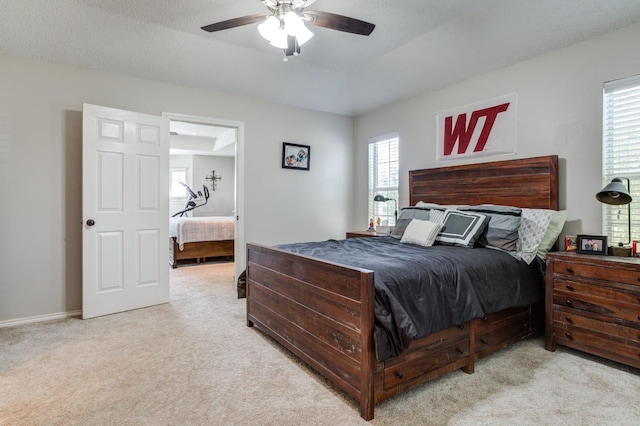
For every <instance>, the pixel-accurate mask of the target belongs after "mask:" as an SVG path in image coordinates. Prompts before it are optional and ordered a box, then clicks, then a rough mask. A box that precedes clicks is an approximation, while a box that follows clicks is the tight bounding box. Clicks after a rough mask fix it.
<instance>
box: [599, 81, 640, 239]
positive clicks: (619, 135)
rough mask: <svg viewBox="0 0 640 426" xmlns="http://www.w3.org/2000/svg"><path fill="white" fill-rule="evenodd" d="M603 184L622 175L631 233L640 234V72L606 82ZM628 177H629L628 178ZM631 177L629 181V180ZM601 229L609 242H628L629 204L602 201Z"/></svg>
mask: <svg viewBox="0 0 640 426" xmlns="http://www.w3.org/2000/svg"><path fill="white" fill-rule="evenodd" d="M602 133H603V138H602V147H603V151H602V175H603V182H602V186H603V187H604V186H605V185H606V184H608V183H610V182H611V180H612V179H613V178H615V177H618V178H622V182H623V183H624V185H625V186H627V188H629V187H630V188H631V191H630V194H631V197H632V198H633V199H634V201H633V202H632V203H631V205H630V206H631V235H636V236H638V235H640V204H638V202H637V201H640V198H638V196H639V195H640V75H637V76H634V77H630V78H625V79H622V80H616V81H611V82H607V83H605V85H604V105H603V124H602ZM625 178H626V179H625ZM627 179H629V181H627ZM602 206H603V210H602V230H603V232H604V235H608V236H609V242H610V243H611V244H612V245H616V244H617V243H619V242H623V243H626V242H627V241H629V240H630V239H631V237H630V236H629V230H628V227H629V219H628V218H629V216H628V210H629V207H628V205H624V206H616V205H609V204H602Z"/></svg>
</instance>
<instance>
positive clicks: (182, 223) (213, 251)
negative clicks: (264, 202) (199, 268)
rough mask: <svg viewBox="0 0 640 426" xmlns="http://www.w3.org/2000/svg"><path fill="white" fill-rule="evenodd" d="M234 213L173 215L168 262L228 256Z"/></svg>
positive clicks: (197, 261)
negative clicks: (229, 214)
mask: <svg viewBox="0 0 640 426" xmlns="http://www.w3.org/2000/svg"><path fill="white" fill-rule="evenodd" d="M234 229H235V220H234V218H233V216H206V217H172V218H171V219H170V222H169V239H170V240H169V264H170V265H171V266H172V267H173V268H176V267H177V266H178V262H179V261H181V260H186V259H189V260H193V259H195V261H196V263H200V262H201V261H206V259H207V258H210V257H226V258H227V259H231V258H232V257H233V250H234V232H235V231H234Z"/></svg>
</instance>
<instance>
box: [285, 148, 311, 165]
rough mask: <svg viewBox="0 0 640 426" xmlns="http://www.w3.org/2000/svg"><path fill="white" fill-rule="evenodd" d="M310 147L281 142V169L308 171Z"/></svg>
mask: <svg viewBox="0 0 640 426" xmlns="http://www.w3.org/2000/svg"><path fill="white" fill-rule="evenodd" d="M310 163H311V147H310V146H309V145H299V144H296V143H289V142H282V168H283V169H295V170H309V166H310Z"/></svg>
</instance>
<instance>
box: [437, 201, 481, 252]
mask: <svg viewBox="0 0 640 426" xmlns="http://www.w3.org/2000/svg"><path fill="white" fill-rule="evenodd" d="M442 223H443V225H444V226H443V228H442V230H441V231H440V233H439V234H438V236H437V237H436V241H437V242H439V243H440V244H444V245H450V246H459V247H473V246H474V245H475V243H476V241H477V240H478V238H479V237H480V235H482V233H483V232H484V230H485V228H486V227H487V224H488V223H489V218H488V217H487V216H485V215H483V214H480V213H472V212H463V211H459V210H447V211H446V212H445V213H444V221H443V222H442Z"/></svg>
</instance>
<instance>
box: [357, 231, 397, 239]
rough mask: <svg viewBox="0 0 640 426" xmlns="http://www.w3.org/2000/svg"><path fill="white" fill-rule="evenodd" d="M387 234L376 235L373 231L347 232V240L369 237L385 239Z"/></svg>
mask: <svg viewBox="0 0 640 426" xmlns="http://www.w3.org/2000/svg"><path fill="white" fill-rule="evenodd" d="M388 235H389V234H387V233H384V234H383V233H377V232H375V231H349V232H347V238H370V237H386V236H388Z"/></svg>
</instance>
